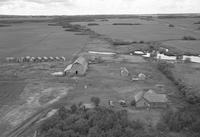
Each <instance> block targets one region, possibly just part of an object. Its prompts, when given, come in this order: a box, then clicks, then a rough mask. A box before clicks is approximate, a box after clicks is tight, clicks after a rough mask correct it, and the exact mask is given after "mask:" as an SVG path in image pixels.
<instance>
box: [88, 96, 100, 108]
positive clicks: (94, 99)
mask: <svg viewBox="0 0 200 137" xmlns="http://www.w3.org/2000/svg"><path fill="white" fill-rule="evenodd" d="M90 101H91V102H92V103H94V105H95V106H99V103H100V98H98V97H91V99H90Z"/></svg>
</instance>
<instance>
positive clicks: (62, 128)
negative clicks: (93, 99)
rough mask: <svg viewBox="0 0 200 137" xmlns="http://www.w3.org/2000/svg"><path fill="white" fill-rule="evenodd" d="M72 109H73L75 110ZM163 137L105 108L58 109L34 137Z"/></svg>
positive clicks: (126, 116) (121, 114)
mask: <svg viewBox="0 0 200 137" xmlns="http://www.w3.org/2000/svg"><path fill="white" fill-rule="evenodd" d="M75 108H76V109H75ZM157 136H159V137H165V136H162V135H160V134H158V133H157V132H155V131H153V130H151V131H150V132H149V131H148V130H145V127H144V124H142V123H141V122H139V121H129V120H128V115H127V112H126V111H117V112H116V111H113V110H111V109H109V108H105V107H96V108H94V109H89V110H82V109H77V107H75V106H73V107H72V109H71V110H67V109H65V108H64V107H61V108H60V110H59V111H58V113H57V114H56V115H54V116H53V117H51V118H49V119H48V120H46V121H44V122H43V124H41V126H40V129H39V132H38V137H157Z"/></svg>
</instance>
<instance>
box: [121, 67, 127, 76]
mask: <svg viewBox="0 0 200 137" xmlns="http://www.w3.org/2000/svg"><path fill="white" fill-rule="evenodd" d="M120 74H121V76H122V77H128V76H129V71H128V70H127V68H125V67H121V71H120Z"/></svg>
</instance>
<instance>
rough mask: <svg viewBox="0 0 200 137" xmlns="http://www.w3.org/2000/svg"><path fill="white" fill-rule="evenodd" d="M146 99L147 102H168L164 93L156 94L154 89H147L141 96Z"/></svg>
mask: <svg viewBox="0 0 200 137" xmlns="http://www.w3.org/2000/svg"><path fill="white" fill-rule="evenodd" d="M143 97H144V98H145V99H146V100H148V101H149V102H162V103H165V102H168V99H167V96H166V95H165V94H157V93H156V92H155V91H153V90H149V91H147V92H146V93H145V94H144V96H143Z"/></svg>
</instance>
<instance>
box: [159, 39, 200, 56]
mask: <svg viewBox="0 0 200 137" xmlns="http://www.w3.org/2000/svg"><path fill="white" fill-rule="evenodd" d="M162 45H163V46H164V47H166V48H169V47H172V48H175V49H178V50H180V51H182V52H190V53H196V54H199V55H200V46H199V45H200V41H199V40H195V41H187V40H174V41H166V42H163V43H162Z"/></svg>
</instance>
